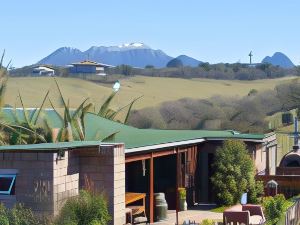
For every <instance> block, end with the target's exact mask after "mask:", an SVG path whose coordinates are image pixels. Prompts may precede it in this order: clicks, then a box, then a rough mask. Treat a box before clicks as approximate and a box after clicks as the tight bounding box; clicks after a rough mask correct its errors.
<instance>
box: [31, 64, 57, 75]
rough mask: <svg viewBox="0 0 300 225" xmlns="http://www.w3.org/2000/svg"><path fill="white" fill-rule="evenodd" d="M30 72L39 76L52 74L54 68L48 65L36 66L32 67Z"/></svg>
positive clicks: (53, 73)
mask: <svg viewBox="0 0 300 225" xmlns="http://www.w3.org/2000/svg"><path fill="white" fill-rule="evenodd" d="M32 73H33V74H36V75H39V76H54V75H55V70H54V69H53V68H51V67H49V66H37V67H34V68H33V70H32Z"/></svg>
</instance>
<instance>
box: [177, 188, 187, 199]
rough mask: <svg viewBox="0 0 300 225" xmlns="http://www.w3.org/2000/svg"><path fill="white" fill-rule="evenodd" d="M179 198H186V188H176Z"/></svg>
mask: <svg viewBox="0 0 300 225" xmlns="http://www.w3.org/2000/svg"><path fill="white" fill-rule="evenodd" d="M178 192H179V199H186V190H185V188H178Z"/></svg>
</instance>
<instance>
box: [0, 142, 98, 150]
mask: <svg viewBox="0 0 300 225" xmlns="http://www.w3.org/2000/svg"><path fill="white" fill-rule="evenodd" d="M102 144H103V143H102ZM100 145H101V142H100V141H72V142H59V143H42V144H30V145H6V146H0V152H1V151H4V150H5V151H7V150H11V151H13V150H32V151H35V150H43V151H52V150H56V149H72V148H80V147H92V146H100Z"/></svg>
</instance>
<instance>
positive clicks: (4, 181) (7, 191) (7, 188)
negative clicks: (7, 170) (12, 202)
mask: <svg viewBox="0 0 300 225" xmlns="http://www.w3.org/2000/svg"><path fill="white" fill-rule="evenodd" d="M15 180H16V175H0V195H1V194H3V195H14V194H15Z"/></svg>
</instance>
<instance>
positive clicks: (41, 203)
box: [0, 152, 55, 214]
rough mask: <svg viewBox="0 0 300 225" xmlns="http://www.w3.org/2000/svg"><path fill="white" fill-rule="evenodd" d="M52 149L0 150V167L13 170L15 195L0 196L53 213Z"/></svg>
mask: <svg viewBox="0 0 300 225" xmlns="http://www.w3.org/2000/svg"><path fill="white" fill-rule="evenodd" d="M54 161H55V156H54V153H29V152H28V153H0V170H16V171H17V178H16V181H15V182H16V183H15V196H1V195H0V202H4V204H6V206H7V207H12V206H13V205H14V204H15V203H16V202H21V203H23V204H25V206H26V207H30V208H31V209H32V210H33V211H34V212H36V213H40V214H52V213H53V201H52V199H53V162H54Z"/></svg>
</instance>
